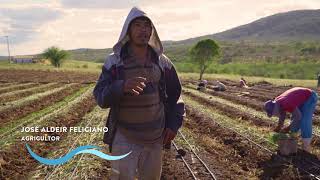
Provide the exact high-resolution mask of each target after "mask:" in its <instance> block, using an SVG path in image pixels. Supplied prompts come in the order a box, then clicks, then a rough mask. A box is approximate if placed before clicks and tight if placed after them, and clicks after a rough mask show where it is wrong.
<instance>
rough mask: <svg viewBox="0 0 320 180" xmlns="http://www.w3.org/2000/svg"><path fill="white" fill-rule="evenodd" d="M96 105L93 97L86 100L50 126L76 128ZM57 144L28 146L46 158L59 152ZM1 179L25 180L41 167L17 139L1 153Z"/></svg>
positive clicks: (45, 143) (34, 143)
mask: <svg viewBox="0 0 320 180" xmlns="http://www.w3.org/2000/svg"><path fill="white" fill-rule="evenodd" d="M94 106H96V103H95V101H94V98H93V97H92V96H90V97H88V98H86V99H84V100H83V101H81V102H80V103H78V104H77V105H75V106H74V107H72V109H70V111H69V112H68V113H67V114H66V115H60V116H58V117H56V119H55V120H54V121H50V123H49V125H48V126H57V127H61V126H66V127H70V126H74V125H76V124H77V123H79V122H80V121H81V120H82V117H83V116H84V115H85V114H86V113H88V112H90V111H91V110H92V109H93V108H94ZM34 135H35V136H36V135H44V134H43V133H37V134H34ZM56 135H60V137H63V136H65V134H61V133H60V134H59V133H56ZM58 143H59V141H57V142H35V141H30V142H28V144H29V145H30V147H31V148H32V150H33V151H34V152H35V153H37V154H38V155H39V156H42V157H45V156H46V154H47V153H48V152H50V151H59V146H57V144H58ZM0 160H3V161H0V165H1V166H0V167H1V173H0V179H24V178H25V177H26V175H27V174H28V172H30V171H33V170H35V168H36V167H37V166H38V165H39V162H38V161H36V160H35V159H33V158H32V157H31V156H30V154H29V153H28V152H27V149H26V147H25V142H21V141H20V139H17V142H16V143H15V144H14V145H12V146H11V147H9V148H8V149H6V150H1V151H0Z"/></svg>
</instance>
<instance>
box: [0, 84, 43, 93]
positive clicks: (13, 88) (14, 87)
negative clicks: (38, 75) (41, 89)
mask: <svg viewBox="0 0 320 180" xmlns="http://www.w3.org/2000/svg"><path fill="white" fill-rule="evenodd" d="M35 86H39V84H38V83H23V84H15V85H11V86H8V87H3V88H1V89H0V94H3V93H7V92H11V91H16V90H22V89H27V88H31V87H35Z"/></svg>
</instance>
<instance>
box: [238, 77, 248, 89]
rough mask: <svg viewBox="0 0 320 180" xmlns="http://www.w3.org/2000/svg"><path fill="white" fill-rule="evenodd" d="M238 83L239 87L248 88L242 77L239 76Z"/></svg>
mask: <svg viewBox="0 0 320 180" xmlns="http://www.w3.org/2000/svg"><path fill="white" fill-rule="evenodd" d="M239 83H240V85H239V86H240V87H241V88H249V86H248V85H247V81H246V80H245V79H244V78H240V81H239Z"/></svg>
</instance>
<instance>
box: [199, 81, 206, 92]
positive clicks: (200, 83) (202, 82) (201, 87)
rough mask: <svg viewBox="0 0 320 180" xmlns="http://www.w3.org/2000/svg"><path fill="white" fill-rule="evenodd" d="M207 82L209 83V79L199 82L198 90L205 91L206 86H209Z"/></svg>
mask: <svg viewBox="0 0 320 180" xmlns="http://www.w3.org/2000/svg"><path fill="white" fill-rule="evenodd" d="M207 84H208V81H207V80H202V81H200V82H199V84H198V87H197V90H199V91H205V90H206V88H207Z"/></svg>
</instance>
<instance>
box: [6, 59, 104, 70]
mask: <svg viewBox="0 0 320 180" xmlns="http://www.w3.org/2000/svg"><path fill="white" fill-rule="evenodd" d="M102 65H103V64H102V63H95V62H88V61H75V60H67V61H65V62H64V63H63V65H62V67H60V68H55V67H53V66H52V65H51V64H50V63H45V64H40V63H35V64H15V63H9V62H8V61H0V69H27V70H48V71H77V72H92V73H98V72H101V68H102Z"/></svg>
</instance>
